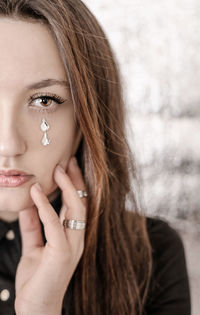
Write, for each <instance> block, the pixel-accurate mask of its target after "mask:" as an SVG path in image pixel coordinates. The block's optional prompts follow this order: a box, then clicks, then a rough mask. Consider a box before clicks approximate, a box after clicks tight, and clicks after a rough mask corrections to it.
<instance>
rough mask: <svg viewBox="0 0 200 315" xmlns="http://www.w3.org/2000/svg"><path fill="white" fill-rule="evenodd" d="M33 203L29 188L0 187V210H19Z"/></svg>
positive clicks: (31, 205)
mask: <svg viewBox="0 0 200 315" xmlns="http://www.w3.org/2000/svg"><path fill="white" fill-rule="evenodd" d="M33 205H34V203H33V200H32V198H31V196H30V192H29V190H28V191H27V190H25V189H24V190H21V191H19V190H18V189H7V190H6V189H4V190H2V189H0V211H4V212H5V211H10V212H19V211H21V210H24V209H26V208H30V207H33Z"/></svg>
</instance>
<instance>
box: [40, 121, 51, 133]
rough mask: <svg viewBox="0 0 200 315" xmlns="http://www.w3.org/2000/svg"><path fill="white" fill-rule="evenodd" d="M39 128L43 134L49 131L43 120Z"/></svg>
mask: <svg viewBox="0 0 200 315" xmlns="http://www.w3.org/2000/svg"><path fill="white" fill-rule="evenodd" d="M40 128H41V130H42V131H43V132H45V131H47V130H48V129H49V125H48V123H47V122H46V120H45V119H44V118H43V119H42V123H41V126H40Z"/></svg>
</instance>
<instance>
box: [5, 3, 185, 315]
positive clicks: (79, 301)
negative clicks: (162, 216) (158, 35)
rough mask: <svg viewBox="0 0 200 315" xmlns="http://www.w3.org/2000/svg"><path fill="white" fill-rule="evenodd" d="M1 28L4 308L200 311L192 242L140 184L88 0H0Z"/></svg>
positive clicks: (22, 313) (43, 314) (51, 313)
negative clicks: (191, 279)
mask: <svg viewBox="0 0 200 315" xmlns="http://www.w3.org/2000/svg"><path fill="white" fill-rule="evenodd" d="M0 34H1V35H0V69H1V71H0V95H1V98H0V100H1V101H0V219H1V220H0V253H1V254H0V314H2V315H10V314H17V315H27V314H28V315H33V314H34V315H36V314H39V315H61V314H70V315H72V314H75V315H88V314H90V315H101V314H109V315H110V314H113V315H125V314H129V315H130V314H131V315H136V314H151V315H155V314H159V315H161V314H162V315H168V314H170V315H175V314H179V315H180V314H181V315H189V314H190V294H189V285H188V275H187V268H186V263H185V255H184V248H183V245H182V241H181V239H180V237H179V235H178V234H177V232H175V231H174V230H173V229H172V228H171V227H170V226H169V225H168V223H167V222H164V221H161V220H158V219H150V218H145V216H144V215H142V214H141V213H140V211H139V210H140V209H138V205H137V202H136V197H135V194H134V191H133V189H131V186H132V183H133V182H134V180H135V179H136V170H135V166H134V161H133V159H132V157H131V153H130V150H129V147H128V144H127V142H126V137H125V133H124V125H125V119H124V106H123V100H122V94H121V86H120V78H119V75H118V71H117V67H116V64H115V61H114V57H113V54H112V51H111V48H110V46H109V43H108V41H107V39H106V37H105V34H104V33H103V31H102V29H101V28H100V26H99V24H98V23H97V21H96V19H95V18H94V16H93V15H92V14H91V12H89V10H88V9H87V8H86V7H85V5H84V4H83V3H82V2H81V1H80V0H42V1H41V0H0ZM127 204H128V205H129V207H128V208H129V211H127Z"/></svg>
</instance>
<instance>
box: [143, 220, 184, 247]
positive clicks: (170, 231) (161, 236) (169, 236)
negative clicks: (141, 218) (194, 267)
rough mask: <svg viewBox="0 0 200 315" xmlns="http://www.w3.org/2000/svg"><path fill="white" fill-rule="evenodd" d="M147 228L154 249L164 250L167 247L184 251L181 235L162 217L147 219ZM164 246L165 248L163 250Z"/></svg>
mask: <svg viewBox="0 0 200 315" xmlns="http://www.w3.org/2000/svg"><path fill="white" fill-rule="evenodd" d="M146 227H147V232H148V235H149V239H150V242H151V245H152V247H153V249H157V250H159V249H160V250H162V251H163V249H164V248H165V247H166V249H168V250H169V247H168V246H169V245H170V248H171V249H172V248H176V249H177V248H179V249H180V250H184V246H183V242H182V238H181V235H180V233H179V232H178V231H177V230H176V229H175V228H174V227H172V226H171V224H170V223H169V221H167V220H166V219H164V218H160V217H146ZM163 246H164V248H163Z"/></svg>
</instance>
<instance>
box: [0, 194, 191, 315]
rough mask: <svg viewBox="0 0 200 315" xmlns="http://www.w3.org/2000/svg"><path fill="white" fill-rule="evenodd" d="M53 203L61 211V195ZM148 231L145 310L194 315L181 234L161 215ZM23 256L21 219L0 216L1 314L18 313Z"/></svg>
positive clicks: (152, 220) (156, 313)
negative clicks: (148, 272)
mask: <svg viewBox="0 0 200 315" xmlns="http://www.w3.org/2000/svg"><path fill="white" fill-rule="evenodd" d="M51 204H52V206H53V207H54V209H55V210H56V212H57V213H59V211H60V207H61V198H60V196H58V197H57V198H56V200H54V201H53V202H52V203H51ZM42 231H43V237H44V230H42ZM147 231H148V234H149V237H150V242H151V245H152V250H153V273H152V279H151V285H150V290H149V294H148V299H147V303H146V308H145V311H146V313H145V314H147V315H190V314H191V310H190V308H191V306H190V292H189V282H188V274H187V267H186V261H185V253H184V247H183V243H182V241H181V238H180V236H179V234H178V233H177V232H176V231H175V230H174V229H172V228H171V227H170V225H169V224H168V223H167V222H165V221H163V220H160V219H158V218H147ZM20 256H21V236H20V231H19V223H18V220H16V221H14V222H11V223H9V222H5V221H2V220H0V315H14V314H15V311H14V300H15V274H16V269H17V265H18V263H19V260H20ZM70 315H72V314H70ZM91 315H95V314H91ZM122 315H123V314H122Z"/></svg>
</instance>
